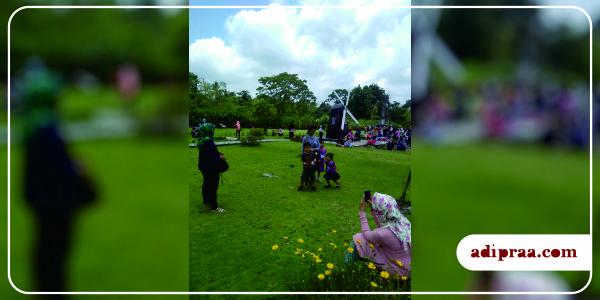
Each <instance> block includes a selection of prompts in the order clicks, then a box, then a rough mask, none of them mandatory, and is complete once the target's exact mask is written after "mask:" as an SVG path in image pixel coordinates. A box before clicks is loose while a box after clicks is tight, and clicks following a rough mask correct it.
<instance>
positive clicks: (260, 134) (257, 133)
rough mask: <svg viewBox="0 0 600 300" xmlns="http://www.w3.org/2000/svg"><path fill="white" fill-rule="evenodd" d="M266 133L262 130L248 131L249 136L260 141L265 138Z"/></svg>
mask: <svg viewBox="0 0 600 300" xmlns="http://www.w3.org/2000/svg"><path fill="white" fill-rule="evenodd" d="M264 133H265V131H264V130H263V129H262V128H254V129H250V130H249V131H248V136H253V137H255V138H257V139H258V140H262V138H263V136H265V134H264Z"/></svg>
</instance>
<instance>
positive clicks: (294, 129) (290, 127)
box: [289, 121, 296, 140]
mask: <svg viewBox="0 0 600 300" xmlns="http://www.w3.org/2000/svg"><path fill="white" fill-rule="evenodd" d="M289 130H290V140H291V139H292V138H294V131H296V126H294V121H292V122H291V123H290V126H289Z"/></svg>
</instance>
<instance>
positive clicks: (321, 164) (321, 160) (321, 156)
mask: <svg viewBox="0 0 600 300" xmlns="http://www.w3.org/2000/svg"><path fill="white" fill-rule="evenodd" d="M319 142H321V147H320V148H319V158H318V159H317V181H318V182H323V181H321V172H325V153H327V149H325V141H323V139H320V140H319Z"/></svg>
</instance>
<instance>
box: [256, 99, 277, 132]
mask: <svg viewBox="0 0 600 300" xmlns="http://www.w3.org/2000/svg"><path fill="white" fill-rule="evenodd" d="M276 114H277V110H276V109H275V107H274V106H273V105H271V104H270V103H268V102H267V101H266V100H264V99H259V100H257V101H256V102H254V105H253V108H252V116H253V118H254V119H255V120H256V124H258V125H260V126H263V127H265V128H267V127H268V126H269V125H270V124H269V123H270V122H271V120H272V119H273V117H274V116H275V115H276Z"/></svg>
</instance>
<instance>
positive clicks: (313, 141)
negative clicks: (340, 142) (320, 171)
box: [302, 124, 321, 154]
mask: <svg viewBox="0 0 600 300" xmlns="http://www.w3.org/2000/svg"><path fill="white" fill-rule="evenodd" d="M316 131H317V126H316V125H313V124H311V125H310V126H308V134H307V135H306V136H305V137H304V138H303V139H302V145H304V143H309V144H310V151H309V152H316V151H319V148H321V143H320V142H319V138H318V137H316V136H315V132H316ZM304 149H305V148H304V146H302V154H304Z"/></svg>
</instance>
